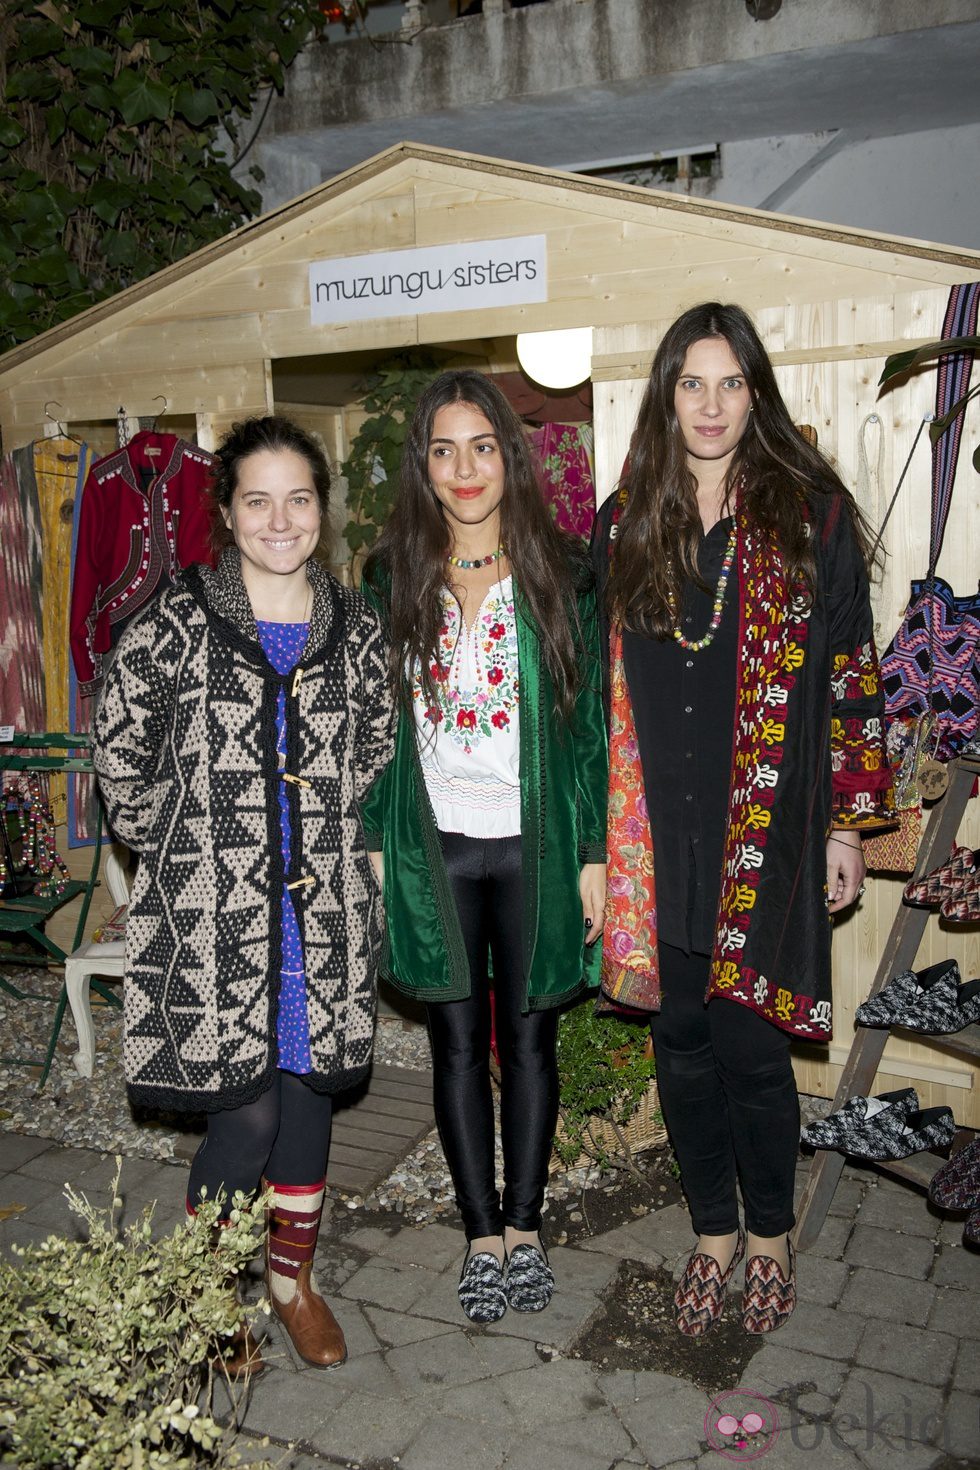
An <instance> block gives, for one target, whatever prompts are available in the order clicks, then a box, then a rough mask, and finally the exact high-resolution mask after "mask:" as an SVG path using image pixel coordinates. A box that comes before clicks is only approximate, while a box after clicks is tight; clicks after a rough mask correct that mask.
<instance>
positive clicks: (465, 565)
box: [446, 546, 505, 572]
mask: <svg viewBox="0 0 980 1470" xmlns="http://www.w3.org/2000/svg"><path fill="white" fill-rule="evenodd" d="M503 555H505V553H504V548H503V547H502V546H498V547H497V549H496V551H492V552H491V553H490V555H489V556H481V557H479V558H478V559H477V560H476V561H467V560H466V558H465V557H462V556H447V557H446V560H447V561H448V563H449V565H450V566H451V567H459V568H460V569H461V570H462V571H464V572H473V571H476V568H477V567H490V566H493V564H494V562H495V561H499V560H500V558H501V557H502V556H503Z"/></svg>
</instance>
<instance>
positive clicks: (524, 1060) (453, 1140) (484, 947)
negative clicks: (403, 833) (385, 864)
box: [426, 832, 558, 1240]
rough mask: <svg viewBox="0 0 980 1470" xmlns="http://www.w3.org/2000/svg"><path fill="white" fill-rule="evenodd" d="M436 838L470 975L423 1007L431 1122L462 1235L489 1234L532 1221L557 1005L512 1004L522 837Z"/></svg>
mask: <svg viewBox="0 0 980 1470" xmlns="http://www.w3.org/2000/svg"><path fill="white" fill-rule="evenodd" d="M440 840H441V842H442V850H443V854H444V856H445V859H446V867H447V870H448V873H449V882H450V886H451V888H452V892H453V897H454V899H455V902H456V909H457V912H458V914H459V921H460V926H461V928H462V931H463V940H464V943H465V945H466V953H467V957H468V959H469V966H470V982H471V991H470V996H469V998H468V999H467V1000H455V1001H446V1002H443V1003H439V1004H432V1005H428V1006H427V1007H426V1011H427V1014H428V1020H429V1034H430V1037H431V1039H432V1062H433V1075H434V1100H435V1113H436V1122H437V1123H438V1125H439V1134H440V1137H441V1139H442V1146H443V1149H444V1150H445V1154H446V1160H447V1162H448V1164H449V1171H450V1173H451V1174H452V1179H453V1185H454V1187H455V1190H456V1202H457V1204H458V1206H459V1211H460V1214H461V1215H462V1217H463V1225H464V1227H465V1230H466V1238H467V1240H474V1239H476V1238H477V1237H478V1236H482V1235H500V1234H502V1232H503V1228H504V1226H505V1225H511V1226H514V1227H515V1228H516V1229H518V1230H538V1229H539V1228H540V1225H541V1205H542V1202H543V1200H544V1189H545V1184H546V1182H547V1178H548V1160H549V1158H550V1156H551V1145H552V1139H553V1137H554V1132H555V1124H556V1122H557V1119H558V1066H557V1063H556V1061H555V1042H556V1039H557V1034H558V1013H557V1011H554V1010H548V1011H532V1012H530V1013H529V1014H522V1007H523V1005H524V991H525V977H524V960H523V955H522V950H521V914H522V911H523V888H522V882H521V840H520V838H519V837H494V838H486V839H483V838H474V837H463V836H461V835H460V834H459V833H454V832H442V833H440ZM488 952H489V953H490V954H491V955H492V957H493V992H494V1010H495V1018H496V1038H497V1052H498V1055H499V1058H500V1133H501V1142H502V1145H503V1154H504V1192H503V1199H501V1197H500V1195H499V1193H498V1191H497V1184H496V1171H495V1168H494V1119H493V1098H492V1094H491V1091H490V1073H489V1060H490V985H489V979H488V974H487V954H488Z"/></svg>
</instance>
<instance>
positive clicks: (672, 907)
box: [593, 303, 892, 1336]
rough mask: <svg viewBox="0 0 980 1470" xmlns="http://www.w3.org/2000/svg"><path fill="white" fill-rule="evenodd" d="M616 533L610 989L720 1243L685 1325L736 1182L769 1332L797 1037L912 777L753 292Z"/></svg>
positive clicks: (626, 503)
mask: <svg viewBox="0 0 980 1470" xmlns="http://www.w3.org/2000/svg"><path fill="white" fill-rule="evenodd" d="M593 545H594V553H595V560H596V567H597V571H598V574H599V576H600V579H601V580H602V581H603V582H604V583H607V586H606V591H605V605H606V608H607V610H608V613H609V615H610V619H611V626H612V632H613V637H612V640H611V653H612V669H611V679H610V685H611V740H610V756H611V760H610V764H611V775H610V803H609V808H610V831H609V848H610V864H609V880H608V895H609V896H608V900H607V920H606V946H605V949H604V954H603V988H604V989H605V990H606V991H607V993H609V994H610V995H612V996H613V997H614V998H618V999H620V1000H621V1001H624V1002H626V1001H632V1002H633V1003H634V1004H635V1003H637V998H638V996H639V995H640V993H641V992H644V993H643V997H642V1003H643V1004H644V1005H645V1007H646V1008H647V1009H649V1010H651V1011H652V1012H653V1018H652V1030H653V1036H654V1044H655V1047H656V1054H657V1074H658V1081H659V1085H660V1093H661V1100H662V1103H663V1108H664V1116H665V1119H666V1122H667V1126H668V1128H669V1129H670V1132H671V1135H672V1141H673V1143H674V1147H675V1150H676V1152H677V1156H678V1159H679V1162H680V1166H681V1177H682V1180H683V1183H684V1187H685V1190H686V1193H687V1196H688V1200H689V1203H690V1206H691V1214H692V1222H693V1224H694V1228H695V1230H696V1231H697V1232H698V1234H699V1236H700V1240H699V1243H698V1249H697V1250H696V1252H695V1253H694V1254H693V1255H692V1257H691V1260H690V1261H689V1263H688V1266H687V1269H686V1271H685V1273H684V1276H683V1278H682V1281H681V1284H680V1286H679V1288H678V1291H677V1296H676V1301H675V1305H676V1309H677V1319H676V1320H677V1325H678V1327H679V1328H680V1330H681V1331H682V1332H684V1333H686V1334H688V1335H690V1336H699V1335H701V1334H702V1333H703V1332H705V1331H707V1330H708V1328H710V1327H711V1325H712V1324H713V1323H714V1322H715V1321H716V1320H717V1318H718V1316H719V1315H720V1313H721V1310H722V1305H723V1301H724V1293H725V1288H726V1287H727V1284H728V1281H729V1279H730V1277H731V1275H732V1273H733V1271H734V1269H735V1266H736V1265H737V1263H738V1261H739V1260H740V1259H741V1256H742V1254H743V1252H744V1251H745V1249H746V1238H745V1236H744V1235H743V1234H742V1231H741V1229H740V1227H739V1216H738V1200H737V1196H736V1179H738V1181H739V1183H740V1185H741V1191H742V1197H743V1201H744V1206H745V1225H746V1230H747V1233H748V1252H749V1257H750V1259H749V1262H748V1266H747V1270H746V1292H745V1298H744V1301H743V1325H744V1326H745V1328H746V1330H747V1331H749V1332H767V1331H772V1330H773V1328H775V1327H778V1326H779V1325H780V1324H781V1323H782V1322H783V1321H785V1320H786V1318H787V1317H788V1316H789V1313H790V1311H791V1310H792V1307H793V1305H794V1302H795V1284H794V1276H793V1263H792V1248H791V1246H790V1244H789V1241H788V1234H787V1232H788V1231H789V1229H790V1228H791V1226H792V1224H793V1184H794V1172H795V1164H796V1158H797V1153H798V1143H799V1106H798V1099H797V1094H796V1086H795V1082H794V1078H793V1071H792V1067H791V1064H790V1051H789V1043H790V1038H791V1037H792V1036H797V1037H800V1038H806V1037H816V1038H820V1037H826V1036H828V1035H829V1033H830V1024H831V1004H830V937H831V925H830V921H829V918H828V915H829V914H833V913H837V912H840V911H841V910H843V909H845V908H847V907H848V906H849V905H850V904H853V903H854V901H855V899H856V898H857V897H858V896H859V893H860V891H861V883H862V880H863V876H864V862H863V859H862V856H861V830H862V829H865V828H871V827H876V826H880V825H888V824H889V821H890V818H891V803H892V796H891V781H890V775H889V772H888V765H887V761H886V760H885V759H884V755H883V748H882V734H883V731H882V717H883V702H882V697H881V690H880V687H879V678H878V666H877V659H876V655H875V650H874V641H873V637H872V618H871V607H870V601H869V594H868V575H867V566H866V552H867V541H866V539H865V536H864V531H863V526H862V522H861V518H860V516H859V514H858V512H857V509H856V507H855V505H854V502H853V499H852V497H851V496H850V495H849V494H848V492H847V491H846V490H845V489H844V487H843V485H841V483H840V481H839V480H838V479H837V477H836V475H834V473H833V471H832V470H831V469H830V466H829V465H828V464H827V463H826V462H825V461H824V460H823V459H822V457H821V456H820V455H819V454H818V453H817V452H816V450H815V449H812V448H811V447H810V446H809V445H808V444H807V443H806V442H805V441H804V439H803V438H802V436H801V435H800V434H799V432H798V431H797V430H796V428H795V427H794V425H793V423H792V420H791V419H790V417H789V415H788V413H787V411H786V407H785V405H784V404H783V401H782V398H781V397H780V394H779V390H778V388H777V386H776V380H775V376H774V374H773V371H772V367H771V365H770V363H769V359H768V357H767V356H766V353H765V349H764V348H763V346H762V343H761V342H760V340H759V337H758V335H757V334H756V332H755V330H754V328H753V326H752V324H751V322H750V321H749V319H748V317H747V316H746V314H745V313H744V312H743V311H742V310H741V309H740V308H738V307H735V306H719V305H718V304H717V303H707V304H706V305H703V306H698V307H693V308H691V310H690V311H688V312H685V313H684V315H683V316H681V317H680V318H679V319H678V320H677V321H676V322H675V323H674V324H673V326H672V327H670V329H669V330H668V332H667V334H666V335H665V337H664V340H663V342H662V343H661V345H660V347H659V349H658V351H657V354H656V356H655V358H654V362H653V366H652V369H651V374H650V382H649V384H648V387H647V390H646V394H645V396H644V399H643V402H642V404H641V406H640V411H639V416H638V420H637V427H636V430H635V432H634V436H633V441H632V444H631V447H630V466H629V471H628V474H627V477H626V484H625V486H624V488H623V490H622V491H621V492H620V493H619V494H618V495H617V496H614V497H613V498H612V500H611V502H610V503H608V505H607V506H604V507H603V509H602V511H601V512H600V514H599V518H598V520H597V523H596V533H595V539H594V543H593ZM654 875H655V878H656V887H655V888H654Z"/></svg>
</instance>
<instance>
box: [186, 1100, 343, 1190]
mask: <svg viewBox="0 0 980 1470" xmlns="http://www.w3.org/2000/svg"><path fill="white" fill-rule="evenodd" d="M332 1117H333V1099H332V1098H331V1097H330V1094H329V1093H324V1092H314V1091H313V1089H312V1087H308V1086H307V1085H306V1083H305V1082H304V1081H303V1080H302V1079H301V1078H300V1077H298V1076H297V1075H296V1073H295V1072H277V1073H276V1075H275V1078H274V1080H273V1082H272V1085H271V1087H269V1088H268V1089H267V1090H266V1091H265V1092H263V1093H262V1095H261V1096H260V1097H257V1098H256V1099H255V1101H254V1102H250V1103H243V1104H242V1106H241V1107H240V1108H226V1109H225V1110H223V1111H222V1112H220V1113H209V1114H208V1131H207V1134H206V1135H205V1137H204V1140H203V1142H202V1143H201V1146H200V1148H199V1149H198V1151H197V1153H196V1154H195V1155H194V1162H193V1163H192V1164H191V1177H190V1180H189V1182H188V1185H187V1202H188V1204H189V1205H191V1206H192V1207H193V1206H196V1205H197V1203H198V1201H199V1199H200V1196H201V1188H202V1186H204V1187H206V1188H207V1192H208V1199H214V1197H215V1195H216V1194H217V1193H218V1192H219V1191H220V1192H221V1193H222V1194H224V1196H225V1200H226V1203H225V1206H224V1211H223V1212H224V1213H225V1214H227V1211H228V1210H229V1209H230V1208H231V1200H232V1196H233V1195H234V1193H235V1190H236V1189H241V1190H243V1191H244V1193H245V1194H252V1193H253V1191H254V1190H255V1189H257V1188H258V1184H259V1179H260V1177H261V1176H262V1175H263V1174H264V1175H265V1177H266V1179H268V1180H270V1181H271V1182H272V1183H274V1184H319V1183H320V1181H321V1179H322V1178H323V1176H324V1173H325V1172H326V1167H327V1153H328V1151H329V1149H330V1123H331V1119H332Z"/></svg>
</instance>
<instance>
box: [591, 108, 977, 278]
mask: <svg viewBox="0 0 980 1470" xmlns="http://www.w3.org/2000/svg"><path fill="white" fill-rule="evenodd" d="M719 153H720V157H719V159H718V161H717V162H716V164H715V166H714V170H713V173H712V176H711V177H710V178H698V177H694V178H692V179H691V180H690V181H689V182H686V183H685V182H677V183H674V182H671V181H669V180H664V179H663V177H662V176H661V175H660V173H659V171H658V169H657V168H656V167H651V168H642V167H634V168H629V169H623V170H621V171H617V172H616V173H614V174H612V175H606V176H607V177H614V178H621V179H623V180H624V181H625V182H628V183H636V184H641V185H645V186H647V187H649V188H656V189H666V190H669V191H670V192H671V193H687V194H691V195H695V196H697V197H698V198H702V199H716V200H718V201H719V202H723V203H725V204H745V205H749V206H750V207H751V208H753V209H769V210H773V211H775V212H776V213H778V214H792V215H798V216H800V217H801V218H802V219H815V220H822V221H826V222H827V223H829V224H837V225H850V226H854V227H856V228H858V229H864V230H880V231H882V233H884V234H889V235H907V236H910V237H911V238H912V239H916V240H933V241H936V242H939V243H941V244H945V245H962V246H965V247H966V248H967V249H971V250H975V249H977V248H978V246H980V162H978V160H980V123H970V124H968V125H966V126H964V127H959V128H932V129H930V130H929V131H928V132H917V133H903V134H901V135H899V136H895V137H887V138H861V137H854V136H853V135H851V134H850V133H848V132H847V131H846V130H844V129H840V130H830V131H827V132H819V133H803V134H790V135H788V136H786V137H780V138H745V139H741V140H735V141H733V142H729V143H723V144H722V145H721V148H720V150H719Z"/></svg>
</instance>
